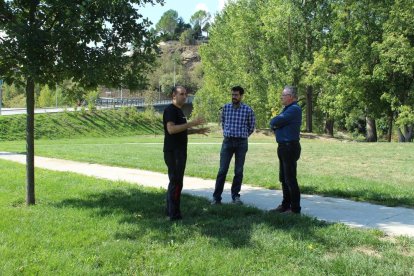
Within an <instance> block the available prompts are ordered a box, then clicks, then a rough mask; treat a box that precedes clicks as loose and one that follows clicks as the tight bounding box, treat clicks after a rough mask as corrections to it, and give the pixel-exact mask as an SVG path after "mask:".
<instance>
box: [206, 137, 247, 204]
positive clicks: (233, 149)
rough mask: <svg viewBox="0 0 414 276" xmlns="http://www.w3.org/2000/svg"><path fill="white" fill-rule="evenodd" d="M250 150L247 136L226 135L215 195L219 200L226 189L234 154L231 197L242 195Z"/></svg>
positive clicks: (222, 147)
mask: <svg viewBox="0 0 414 276" xmlns="http://www.w3.org/2000/svg"><path fill="white" fill-rule="evenodd" d="M247 150H248V143H247V138H233V137H225V138H224V140H223V144H222V146H221V151H220V169H219V171H218V173H217V178H216V187H215V189H214V194H213V197H214V199H215V200H217V201H221V194H222V193H223V189H224V182H225V181H226V176H227V172H228V170H229V166H230V161H231V158H232V157H233V154H234V158H235V161H234V177H233V183H232V185H231V197H232V199H235V198H236V197H240V194H239V193H240V189H241V185H242V181H243V167H244V160H245V159H246V153H247Z"/></svg>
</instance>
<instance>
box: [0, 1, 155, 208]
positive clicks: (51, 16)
mask: <svg viewBox="0 0 414 276" xmlns="http://www.w3.org/2000/svg"><path fill="white" fill-rule="evenodd" d="M146 3H150V4H157V3H163V0H120V1H104V0H97V1H73V0H69V1H63V0H33V1H20V0H15V1H2V2H1V4H0V5H1V6H0V8H1V13H0V33H1V37H0V42H1V43H0V76H2V77H3V78H4V79H5V80H6V81H7V82H8V83H11V82H24V83H25V86H26V106H27V114H28V116H27V182H28V183H27V187H28V196H27V203H28V204H34V203H35V198H34V164H33V161H34V139H33V137H34V136H33V131H34V129H33V121H34V88H35V84H50V85H55V84H56V83H59V82H61V81H63V80H65V79H72V80H74V81H75V82H77V83H79V84H80V85H81V86H84V87H95V86H97V85H98V84H105V85H107V86H115V87H119V86H124V87H129V88H137V87H142V86H144V85H145V83H146V79H145V74H144V73H145V72H146V71H147V70H149V69H150V66H151V64H152V62H153V61H154V59H155V56H156V55H155V51H154V50H155V38H154V37H153V36H152V35H151V33H150V32H149V31H148V30H147V29H148V27H149V26H150V22H149V21H148V19H146V18H143V16H142V15H141V14H140V13H139V12H138V11H139V8H140V7H142V5H144V4H146Z"/></svg>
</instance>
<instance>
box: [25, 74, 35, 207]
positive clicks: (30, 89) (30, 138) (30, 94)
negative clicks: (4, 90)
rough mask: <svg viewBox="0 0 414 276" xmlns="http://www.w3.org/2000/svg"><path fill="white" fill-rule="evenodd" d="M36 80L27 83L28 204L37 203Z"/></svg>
mask: <svg viewBox="0 0 414 276" xmlns="http://www.w3.org/2000/svg"><path fill="white" fill-rule="evenodd" d="M34 102H35V100H34V81H33V79H31V78H29V79H28V80H27V83H26V106H27V117H26V118H27V119H26V184H27V194H26V204H27V205H33V204H35V177H34Z"/></svg>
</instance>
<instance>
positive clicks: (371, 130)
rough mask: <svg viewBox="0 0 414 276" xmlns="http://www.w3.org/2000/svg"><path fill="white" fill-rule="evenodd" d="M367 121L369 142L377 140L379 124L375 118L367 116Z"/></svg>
mask: <svg viewBox="0 0 414 276" xmlns="http://www.w3.org/2000/svg"><path fill="white" fill-rule="evenodd" d="M366 122H367V142H377V141H378V137H377V126H376V124H375V119H372V118H370V117H368V116H367V117H366Z"/></svg>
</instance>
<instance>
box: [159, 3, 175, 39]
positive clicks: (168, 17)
mask: <svg viewBox="0 0 414 276" xmlns="http://www.w3.org/2000/svg"><path fill="white" fill-rule="evenodd" d="M178 20H179V18H178V13H177V11H175V10H168V11H166V12H165V13H164V14H163V15H162V16H161V18H160V20H159V21H158V23H157V25H156V30H157V31H158V32H159V33H160V34H161V36H162V37H163V38H164V40H171V39H174V37H175V30H176V28H177V25H178Z"/></svg>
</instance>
